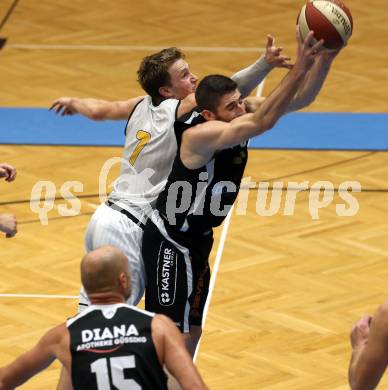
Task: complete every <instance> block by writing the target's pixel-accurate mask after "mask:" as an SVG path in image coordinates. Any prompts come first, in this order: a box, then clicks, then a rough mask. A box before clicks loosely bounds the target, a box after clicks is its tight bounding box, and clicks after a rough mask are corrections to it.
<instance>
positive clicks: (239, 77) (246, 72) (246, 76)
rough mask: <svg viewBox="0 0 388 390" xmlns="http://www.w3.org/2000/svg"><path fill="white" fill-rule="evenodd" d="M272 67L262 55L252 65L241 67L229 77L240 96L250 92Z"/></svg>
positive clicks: (247, 94)
mask: <svg viewBox="0 0 388 390" xmlns="http://www.w3.org/2000/svg"><path fill="white" fill-rule="evenodd" d="M272 69H273V67H272V66H271V65H269V64H268V62H267V61H266V60H265V56H264V55H262V56H261V57H260V58H259V59H258V60H257V61H256V62H255V63H253V64H252V65H250V66H248V67H246V68H244V69H241V70H240V71H238V72H237V73H235V74H234V75H233V76H232V77H231V78H232V79H233V80H234V81H235V82H236V83H237V86H238V89H239V91H240V92H241V95H242V97H243V98H244V97H246V96H249V95H250V94H251V92H252V91H253V90H254V89H255V88H256V87H257V86H258V85H259V84H260V83H261V82H262V81H263V80H264V79H265V77H266V76H267V75H268V73H269V72H270V71H271V70H272Z"/></svg>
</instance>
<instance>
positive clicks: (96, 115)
mask: <svg viewBox="0 0 388 390" xmlns="http://www.w3.org/2000/svg"><path fill="white" fill-rule="evenodd" d="M88 117H89V118H90V119H92V120H94V121H102V120H104V119H105V114H104V112H102V111H101V110H99V109H98V108H96V109H91V110H90V111H89V114H88Z"/></svg>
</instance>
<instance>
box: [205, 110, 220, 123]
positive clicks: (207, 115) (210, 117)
mask: <svg viewBox="0 0 388 390" xmlns="http://www.w3.org/2000/svg"><path fill="white" fill-rule="evenodd" d="M201 114H202V116H203V117H204V118H205V119H206V120H207V121H214V120H216V119H217V118H216V114H214V113H213V112H212V111H209V110H202V112H201Z"/></svg>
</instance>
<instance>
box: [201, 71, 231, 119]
mask: <svg viewBox="0 0 388 390" xmlns="http://www.w3.org/2000/svg"><path fill="white" fill-rule="evenodd" d="M236 88H237V84H236V82H235V81H233V80H232V79H230V78H229V77H226V76H222V75H218V74H215V75H210V76H206V77H205V78H204V79H202V80H201V82H200V83H199V84H198V87H197V90H196V91H195V99H196V100H197V104H198V107H199V109H200V110H209V111H212V112H214V113H215V112H216V111H217V108H218V104H219V102H220V100H221V98H222V97H223V96H224V95H225V94H227V93H230V92H233V91H235V90H236Z"/></svg>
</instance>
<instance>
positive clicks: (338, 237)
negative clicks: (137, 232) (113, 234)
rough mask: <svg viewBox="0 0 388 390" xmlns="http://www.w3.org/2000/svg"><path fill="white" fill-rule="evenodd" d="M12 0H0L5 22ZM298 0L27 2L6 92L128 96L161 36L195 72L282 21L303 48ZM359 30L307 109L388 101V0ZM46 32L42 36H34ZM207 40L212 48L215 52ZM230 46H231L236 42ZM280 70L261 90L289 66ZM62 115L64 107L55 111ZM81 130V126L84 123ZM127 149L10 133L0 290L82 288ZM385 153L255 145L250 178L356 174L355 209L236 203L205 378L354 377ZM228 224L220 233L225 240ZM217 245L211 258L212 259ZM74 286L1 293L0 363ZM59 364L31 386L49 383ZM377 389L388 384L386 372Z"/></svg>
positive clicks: (241, 384)
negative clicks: (36, 192)
mask: <svg viewBox="0 0 388 390" xmlns="http://www.w3.org/2000/svg"><path fill="white" fill-rule="evenodd" d="M14 3H15V2H14V1H11V0H2V1H1V2H0V20H1V19H3V18H4V16H5V15H6V13H7V11H8V10H9V9H10V7H11V6H12V4H14ZM302 3H303V2H296V1H291V0H273V1H271V2H254V3H252V2H248V1H246V0H242V1H239V2H233V1H230V0H225V1H214V0H213V1H202V0H200V1H197V2H194V3H190V2H188V1H186V0H182V1H179V2H178V1H173V0H166V1H164V2H159V1H151V0H147V1H144V2H141V3H140V2H135V1H132V0H131V1H130V0H128V1H125V0H120V1H119V0H114V1H110V2H108V1H101V0H100V1H94V2H87V1H82V0H78V1H72V2H68V3H64V2H59V1H57V0H42V1H39V2H36V1H34V0H20V1H19V2H17V3H15V4H16V6H15V8H14V10H13V12H12V14H11V15H10V17H9V18H8V20H7V21H6V23H5V24H4V26H3V27H2V29H1V30H0V36H2V37H7V38H8V42H7V45H6V46H5V48H4V49H3V50H2V51H0V85H1V89H0V105H1V106H8V107H48V106H49V105H50V103H51V101H52V100H53V99H55V98H56V97H58V96H65V95H68V96H72V95H73V96H83V97H99V98H104V99H114V100H115V99H125V98H128V97H131V96H137V95H139V94H141V93H142V92H141V90H140V88H139V86H138V85H137V83H136V75H135V72H136V69H137V66H138V64H139V61H140V59H141V58H142V57H143V56H145V55H147V54H149V53H150V52H152V51H155V50H157V49H158V48H159V47H160V48H162V47H166V46H170V45H176V46H179V47H182V48H188V49H187V50H186V52H187V57H188V60H189V62H190V63H191V66H192V69H193V70H194V71H195V72H196V73H197V74H198V75H199V76H204V75H206V74H208V73H215V72H219V73H224V74H231V73H233V72H234V71H236V70H238V69H239V68H241V67H243V66H244V65H246V64H248V63H250V62H252V61H253V60H254V59H255V58H256V57H257V56H258V55H259V53H255V52H253V51H247V50H244V48H250V47H258V48H261V47H263V45H264V43H265V36H266V34H267V33H272V34H273V35H275V37H276V39H277V43H278V45H281V46H283V47H285V48H286V51H287V53H290V54H291V55H292V56H294V52H295V42H294V22H295V19H296V14H297V12H298V9H299V7H300V6H301V5H302ZM348 6H349V7H350V8H351V10H352V13H353V16H354V20H355V32H354V36H353V37H352V39H351V41H350V44H349V46H348V47H347V48H346V49H345V50H344V51H343V53H341V55H340V56H339V57H338V59H337V60H336V62H335V63H334V66H333V69H332V72H331V74H330V76H329V78H328V80H327V83H326V85H325V87H324V89H323V91H322V93H321V94H320V96H319V98H318V99H317V101H316V102H315V103H314V105H313V106H312V107H311V108H310V109H309V110H311V111H341V112H387V111H388V110H387V109H388V107H387V103H386V99H385V94H386V85H387V79H388V74H387V70H386V67H385V66H384V64H386V63H387V60H388V58H387V54H386V53H387V50H386V42H385V37H386V34H387V28H388V27H387V24H386V22H385V20H386V10H385V7H384V5H383V4H382V2H381V1H379V0H370V1H369V2H368V4H366V3H365V2H364V1H361V0H349V1H348ZM34 45H39V46H34ZM209 47H216V48H217V49H214V50H211V51H209V49H208V48H209ZM230 47H233V48H235V50H236V51H231V50H230V49H228V48H230ZM283 75H284V71H279V70H278V71H275V72H273V74H272V75H271V76H270V77H269V78H268V80H267V82H266V85H265V89H264V95H265V94H266V93H269V92H270V91H271V89H272V88H273V87H274V86H275V85H276V83H278V82H279V80H280V79H281V77H283ZM60 120H61V119H60V118H58V121H60ZM80 131H82V129H80ZM120 154H121V149H120V148H109V147H99V148H95V147H50V146H26V145H19V146H10V145H1V146H0V156H1V157H0V160H1V162H3V161H7V162H9V163H11V164H13V165H15V166H16V167H17V168H18V171H19V174H18V177H17V180H16V182H14V183H12V184H8V183H3V182H2V183H0V187H1V199H0V203H1V212H12V213H15V214H16V215H17V217H18V220H19V233H18V235H17V236H16V237H15V238H13V239H5V238H0V240H1V241H0V245H1V257H0V269H1V276H0V281H1V282H0V286H1V287H0V293H1V294H52V295H70V296H72V295H77V294H78V289H79V275H78V267H79V261H80V258H81V257H82V255H83V233H84V230H85V227H86V225H87V223H88V220H89V218H90V214H91V213H92V212H93V205H95V204H97V203H98V198H97V197H96V196H94V195H95V194H96V193H97V192H98V173H99V170H100V168H101V166H102V164H103V163H104V161H105V160H106V159H108V158H110V157H112V156H120ZM387 162H388V158H387V154H386V153H384V152H368V151H322V152H316V151H288V150H277V151H275V150H265V151H263V150H256V151H251V152H250V160H249V165H248V168H247V171H246V176H251V177H252V180H253V181H256V182H258V181H269V182H270V183H271V184H273V183H274V182H275V181H283V182H284V183H285V184H286V183H288V182H291V181H292V182H297V183H301V182H303V181H308V182H309V184H310V185H312V184H314V183H316V182H317V181H322V180H328V181H330V182H332V183H333V184H334V187H335V188H336V189H337V188H338V186H339V185H340V184H341V183H342V182H344V181H347V180H352V181H359V182H360V183H361V186H362V189H363V191H362V192H361V193H357V194H355V197H356V198H357V201H358V203H359V212H358V213H357V215H356V216H354V217H347V218H346V217H338V216H337V215H336V204H338V203H341V199H340V197H339V195H338V192H337V191H335V194H334V198H333V202H332V203H331V205H330V206H328V207H327V208H325V209H323V210H321V211H320V219H319V220H313V219H312V218H311V215H310V212H309V208H308V197H309V192H303V193H299V194H298V196H297V202H296V211H295V214H294V215H293V216H285V215H283V214H284V213H283V211H284V201H285V192H284V191H283V192H282V203H281V208H280V211H279V212H278V213H277V214H276V215H274V216H272V217H262V216H258V215H257V214H256V212H255V202H256V198H257V196H258V192H257V190H251V191H250V194H249V207H248V211H247V215H245V216H244V215H236V214H235V213H234V214H233V216H232V219H231V224H230V227H229V232H228V235H227V240H226V244H225V249H224V252H223V256H222V261H221V266H220V270H219V273H218V278H217V281H216V286H215V290H214V293H213V297H212V301H211V305H210V309H209V315H208V319H207V323H206V327H205V332H204V336H203V339H202V343H201V348H200V353H199V356H198V361H197V363H198V366H199V369H200V371H201V373H202V374H203V376H204V378H205V380H206V382H207V383H208V384H209V387H210V388H211V389H236V388H241V389H265V390H269V389H270V390H278V389H279V390H280V389H282V390H283V389H289V390H293V389H295V390H296V389H298V390H303V389H305V390H307V389H309V390H310V389H314V390H333V389H335V390H341V389H347V388H348V386H347V366H348V360H349V356H350V347H349V342H348V338H349V336H348V333H349V331H350V328H351V325H352V323H353V322H354V321H355V320H356V319H357V318H358V317H359V316H361V315H362V314H363V313H371V312H373V311H374V310H375V308H376V307H377V305H378V304H379V303H381V302H383V301H384V300H385V299H387V287H386V280H387V276H388V267H387V266H386V264H387V258H388V244H387V242H388V240H387V237H386V236H387V233H386V229H387V226H386V225H387V222H386V218H385V215H386V214H387V212H388V206H387V204H388V202H387V190H388V183H387V173H388V169H387ZM39 180H50V181H53V182H54V183H55V185H56V187H57V196H58V197H59V198H58V199H57V200H56V202H55V205H56V207H57V206H58V205H61V204H65V202H64V201H63V200H62V199H60V193H59V190H58V189H59V188H60V186H61V185H62V184H63V183H64V182H65V181H68V180H79V181H81V182H82V183H83V185H84V188H83V194H82V195H83V196H84V197H83V198H82V199H81V206H82V207H81V215H79V216H75V217H60V216H59V215H58V212H57V209H54V210H53V211H51V212H50V213H49V223H48V225H47V226H43V225H42V224H40V223H39V220H38V218H37V215H36V214H35V213H33V212H32V211H31V209H30V204H29V199H30V196H31V190H32V187H33V185H34V184H35V183H36V182H37V181H39ZM220 232H221V229H218V231H217V238H218V237H219V235H220ZM217 242H218V239H217V240H216V244H215V248H214V249H215V250H214V253H213V256H212V259H214V255H215V252H216V250H217ZM76 302H77V300H76V299H58V298H56V299H47V298H45V299H42V298H31V297H30V298H15V297H14V298H11V297H4V296H1V297H0V319H1V321H0V329H1V332H0V365H3V364H5V363H7V362H8V361H10V360H11V359H12V358H13V357H15V356H17V355H19V354H20V353H21V352H23V351H25V350H26V349H27V348H29V347H31V346H32V345H33V344H34V343H35V341H36V340H37V339H38V337H39V336H41V335H42V333H43V332H44V331H45V330H46V329H48V328H49V327H51V326H53V325H55V324H57V323H59V322H61V321H63V320H64V319H65V318H66V317H68V316H71V315H72V314H74V313H75V310H76ZM58 373H59V365H58V364H54V365H53V366H52V367H50V368H49V369H48V370H47V371H45V372H44V373H42V374H41V375H39V376H37V377H36V378H34V379H33V380H32V381H31V382H29V383H28V384H27V385H25V386H23V387H21V388H22V389H32V390H38V389H39V390H48V389H53V388H55V384H56V382H57V377H58ZM379 388H381V389H388V381H387V380H383V381H382V383H381V385H380V387H379Z"/></svg>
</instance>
